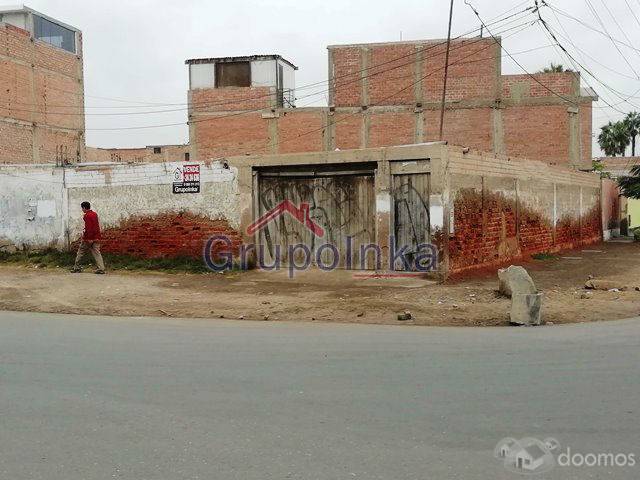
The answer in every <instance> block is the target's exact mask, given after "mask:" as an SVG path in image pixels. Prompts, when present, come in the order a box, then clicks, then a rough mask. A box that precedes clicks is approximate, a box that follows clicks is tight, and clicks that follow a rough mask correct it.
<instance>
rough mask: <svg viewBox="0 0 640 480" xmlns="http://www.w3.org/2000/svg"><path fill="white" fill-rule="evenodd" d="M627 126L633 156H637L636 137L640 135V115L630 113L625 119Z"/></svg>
mask: <svg viewBox="0 0 640 480" xmlns="http://www.w3.org/2000/svg"><path fill="white" fill-rule="evenodd" d="M624 122H625V123H626V125H627V132H628V134H629V139H630V140H631V156H632V157H635V156H636V137H637V136H638V135H640V113H638V112H629V113H627V116H626V117H625V119H624Z"/></svg>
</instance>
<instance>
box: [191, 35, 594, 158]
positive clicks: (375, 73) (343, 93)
mask: <svg viewBox="0 0 640 480" xmlns="http://www.w3.org/2000/svg"><path fill="white" fill-rule="evenodd" d="M328 55H329V87H330V89H329V92H328V101H329V108H324V107H310V108H296V109H287V108H284V109H279V108H274V107H273V105H272V104H271V103H270V102H271V101H272V100H273V98H274V97H273V95H271V96H270V95H269V92H267V91H266V89H263V90H265V91H258V90H260V89H255V88H234V87H232V88H221V89H196V90H192V91H190V92H189V100H190V102H193V103H192V107H191V111H190V144H191V145H190V146H191V152H192V158H194V159H199V160H204V159H211V158H219V157H224V156H229V155H244V154H277V153H292V152H311V151H322V150H324V151H331V150H335V149H336V148H338V149H341V150H345V149H353V148H370V147H382V146H393V145H404V144H411V143H422V142H426V141H432V140H438V137H439V127H440V100H441V94H442V84H443V69H444V45H442V40H429V41H418V42H392V43H381V44H358V45H337V46H330V47H329V50H328ZM501 55H502V50H501V47H500V45H499V44H498V43H496V42H495V41H494V40H493V39H492V38H479V37H476V38H470V39H462V40H455V41H454V42H453V43H452V46H451V54H450V67H449V79H448V83H447V96H446V102H447V104H446V108H447V110H446V115H445V125H444V139H445V140H447V141H448V142H449V143H450V144H456V145H464V146H469V147H471V148H473V149H477V150H480V151H491V152H495V153H499V154H504V155H509V156H521V157H526V158H533V159H539V160H543V161H545V162H547V163H552V164H558V165H566V166H571V167H585V166H589V165H590V162H591V128H592V124H591V102H592V99H591V97H582V96H580V81H579V74H576V73H571V72H564V73H552V74H535V75H533V78H532V76H529V75H502V74H501ZM320 89H321V87H318V90H320ZM311 91H313V90H305V91H299V93H298V95H299V96H300V95H305V94H308V93H310V92H311ZM243 99H244V100H243ZM260 109H262V110H260Z"/></svg>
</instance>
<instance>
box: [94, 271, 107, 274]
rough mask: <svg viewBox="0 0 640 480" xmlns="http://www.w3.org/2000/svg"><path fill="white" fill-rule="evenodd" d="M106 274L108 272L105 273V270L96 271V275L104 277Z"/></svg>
mask: <svg viewBox="0 0 640 480" xmlns="http://www.w3.org/2000/svg"><path fill="white" fill-rule="evenodd" d="M105 273H107V272H105V271H104V270H96V275H104V274H105Z"/></svg>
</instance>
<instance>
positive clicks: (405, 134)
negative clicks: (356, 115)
mask: <svg viewBox="0 0 640 480" xmlns="http://www.w3.org/2000/svg"><path fill="white" fill-rule="evenodd" d="M410 143H415V115H414V114H413V113H376V114H373V115H371V121H370V128H369V145H368V146H370V147H386V146H390V145H403V144H410Z"/></svg>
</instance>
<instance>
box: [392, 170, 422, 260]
mask: <svg viewBox="0 0 640 480" xmlns="http://www.w3.org/2000/svg"><path fill="white" fill-rule="evenodd" d="M392 179H393V180H392V181H393V186H392V192H393V218H394V232H393V233H394V235H395V241H396V245H397V246H398V247H399V248H401V247H404V246H405V245H406V246H407V249H406V252H407V253H406V255H405V257H406V258H407V260H408V261H409V263H410V264H411V265H412V267H411V268H407V266H406V265H405V264H404V263H403V262H402V261H396V263H395V264H394V269H395V270H408V269H410V270H414V269H415V268H414V267H415V265H414V261H415V257H416V254H417V253H418V252H419V251H420V250H419V248H418V246H419V245H420V244H425V243H429V242H430V241H431V231H430V218H429V194H430V192H429V190H430V187H429V182H430V175H429V173H408V174H396V175H392Z"/></svg>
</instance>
